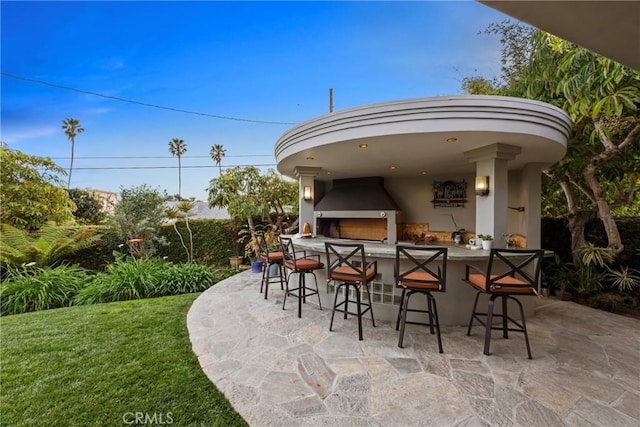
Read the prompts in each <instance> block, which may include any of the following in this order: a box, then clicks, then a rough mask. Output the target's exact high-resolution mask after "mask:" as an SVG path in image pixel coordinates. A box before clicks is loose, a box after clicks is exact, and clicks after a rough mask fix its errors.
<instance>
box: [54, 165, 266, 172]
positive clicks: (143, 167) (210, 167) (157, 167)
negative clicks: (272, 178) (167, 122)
mask: <svg viewBox="0 0 640 427" xmlns="http://www.w3.org/2000/svg"><path fill="white" fill-rule="evenodd" d="M275 165H276V164H275V163H265V164H257V165H233V166H222V169H228V168H234V167H236V166H241V167H243V166H255V167H267V166H275ZM178 168H179V167H178V166H105V167H74V168H73V170H74V171H77V170H122V169H127V170H135V169H178ZM181 168H182V169H212V168H215V169H218V166H215V165H194V166H182V167H181ZM63 169H64V170H69V168H63Z"/></svg>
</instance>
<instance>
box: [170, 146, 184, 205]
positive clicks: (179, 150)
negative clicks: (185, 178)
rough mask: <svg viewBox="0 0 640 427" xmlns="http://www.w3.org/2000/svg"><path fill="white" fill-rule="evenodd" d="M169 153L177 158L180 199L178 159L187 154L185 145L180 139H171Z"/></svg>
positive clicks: (179, 182)
mask: <svg viewBox="0 0 640 427" xmlns="http://www.w3.org/2000/svg"><path fill="white" fill-rule="evenodd" d="M169 152H170V153H171V155H172V156H177V157H178V196H179V197H182V162H181V160H180V159H181V157H182V155H183V154H184V153H186V152H187V144H185V142H184V140H182V139H180V138H173V139H172V140H171V141H169Z"/></svg>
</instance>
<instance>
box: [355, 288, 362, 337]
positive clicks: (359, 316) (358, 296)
mask: <svg viewBox="0 0 640 427" xmlns="http://www.w3.org/2000/svg"><path fill="white" fill-rule="evenodd" d="M354 288H355V290H356V305H357V307H356V309H357V313H358V339H359V340H360V341H362V340H363V338H362V308H361V306H360V290H359V289H358V287H357V286H354Z"/></svg>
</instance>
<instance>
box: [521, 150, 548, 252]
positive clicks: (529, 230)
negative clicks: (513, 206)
mask: <svg viewBox="0 0 640 427" xmlns="http://www.w3.org/2000/svg"><path fill="white" fill-rule="evenodd" d="M544 166H545V165H543V164H541V163H529V164H527V165H526V166H525V167H524V168H523V169H522V181H523V192H524V194H525V199H524V206H525V211H524V212H523V214H524V221H525V224H524V234H525V235H526V236H527V246H528V247H529V248H534V249H536V248H539V247H540V246H541V244H542V241H541V240H542V239H541V235H540V234H541V224H540V220H541V219H542V169H544Z"/></svg>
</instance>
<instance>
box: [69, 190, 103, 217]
mask: <svg viewBox="0 0 640 427" xmlns="http://www.w3.org/2000/svg"><path fill="white" fill-rule="evenodd" d="M67 192H68V193H69V198H70V199H71V200H72V201H73V203H75V205H76V208H77V209H76V211H75V212H74V213H73V216H74V218H75V219H76V221H77V222H78V223H80V224H96V225H97V224H101V223H102V222H104V220H105V219H106V218H107V213H106V212H105V211H104V210H103V209H102V203H101V202H100V199H99V198H98V196H97V195H96V194H95V193H92V192H89V191H87V190H80V189H78V188H72V189H69V190H67Z"/></svg>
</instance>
